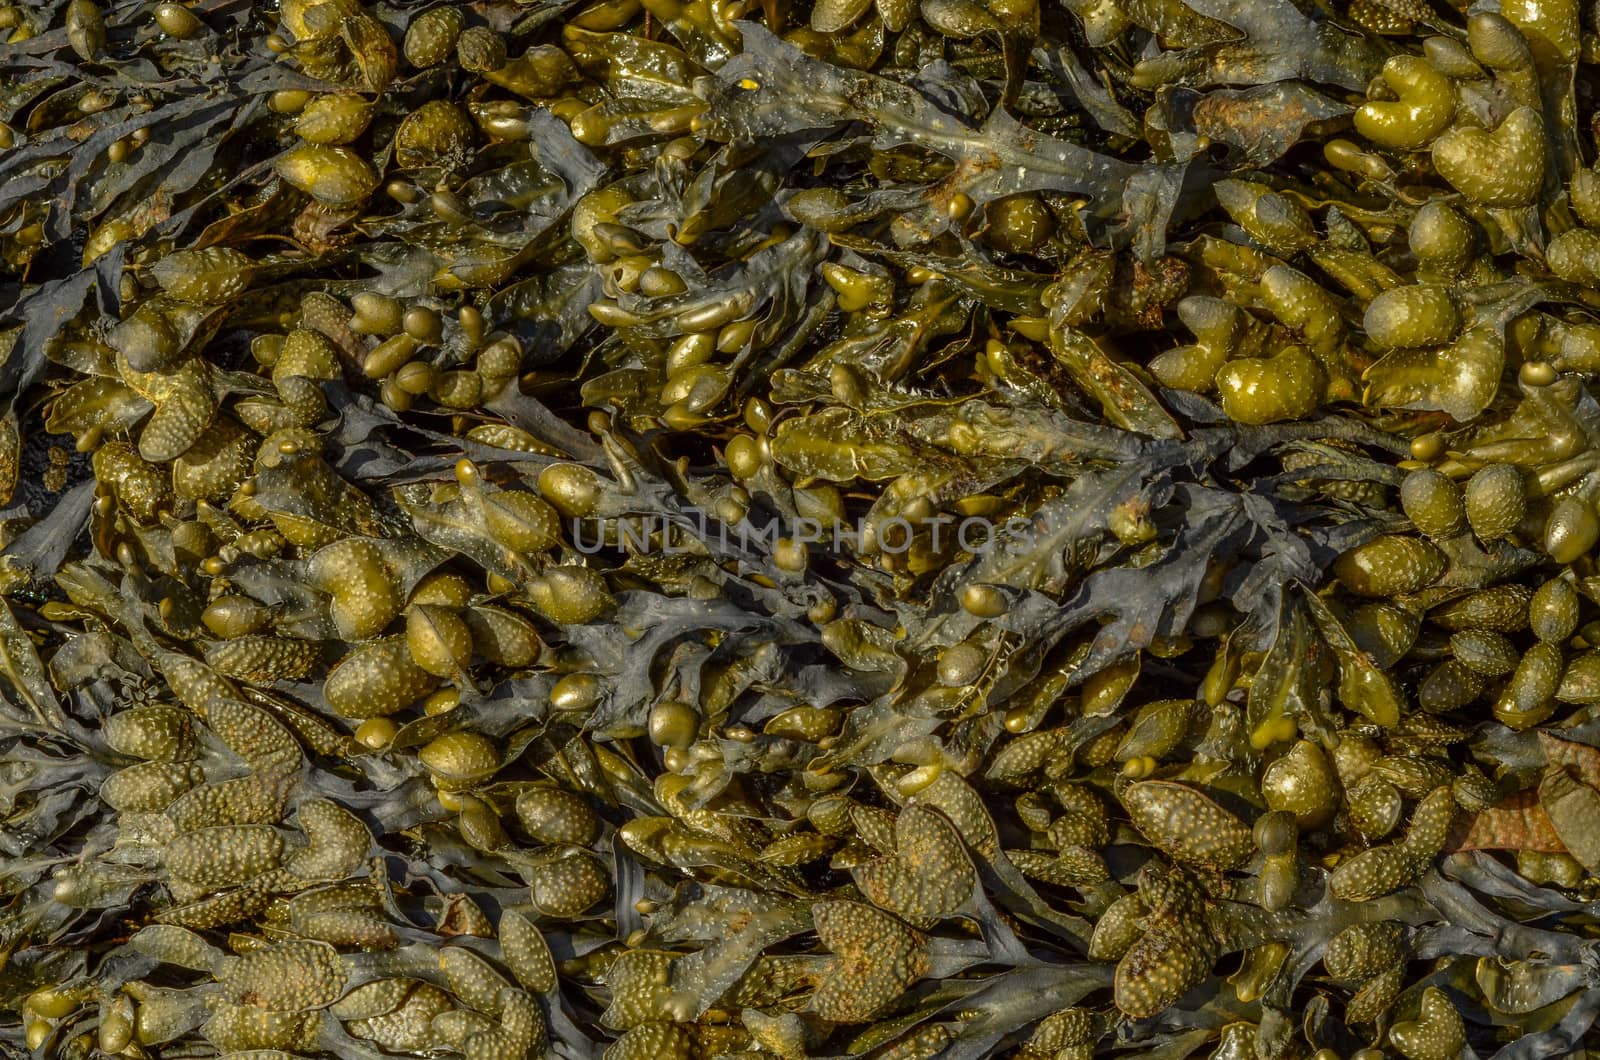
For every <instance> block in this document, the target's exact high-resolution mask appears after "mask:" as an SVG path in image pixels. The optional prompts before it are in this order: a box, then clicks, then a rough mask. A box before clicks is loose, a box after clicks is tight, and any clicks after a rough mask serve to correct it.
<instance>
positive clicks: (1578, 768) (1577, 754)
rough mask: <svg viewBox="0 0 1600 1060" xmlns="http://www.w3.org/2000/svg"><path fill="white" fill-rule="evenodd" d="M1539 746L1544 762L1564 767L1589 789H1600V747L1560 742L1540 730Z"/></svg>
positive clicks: (1567, 741)
mask: <svg viewBox="0 0 1600 1060" xmlns="http://www.w3.org/2000/svg"><path fill="white" fill-rule="evenodd" d="M1539 746H1540V747H1541V748H1542V749H1543V750H1544V760H1545V761H1546V762H1548V763H1550V764H1551V765H1553V766H1566V767H1567V768H1568V769H1570V770H1571V771H1572V775H1573V776H1574V777H1576V778H1577V779H1578V780H1580V781H1582V782H1583V783H1585V784H1587V785H1589V786H1590V787H1591V788H1600V747H1590V746H1589V745H1588V744H1586V743H1573V742H1572V741H1571V740H1562V739H1559V738H1557V737H1555V736H1551V735H1550V734H1549V733H1547V732H1544V731H1543V730H1541V731H1540V732H1539Z"/></svg>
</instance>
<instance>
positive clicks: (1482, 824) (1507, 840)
mask: <svg viewBox="0 0 1600 1060" xmlns="http://www.w3.org/2000/svg"><path fill="white" fill-rule="evenodd" d="M1558 742H1560V741H1558ZM1445 849H1446V850H1448V851H1456V850H1541V851H1545V852H1546V853H1551V854H1560V853H1565V852H1566V849H1567V848H1566V846H1565V845H1563V844H1562V842H1561V838H1560V837H1559V836H1557V835H1556V830H1555V826H1554V825H1552V824H1551V823H1550V817H1549V815H1548V814H1546V813H1545V812H1544V807H1543V806H1540V805H1539V793H1538V792H1537V791H1532V790H1530V791H1519V792H1517V793H1516V794H1515V795H1512V796H1510V797H1509V798H1507V799H1505V800H1504V801H1503V802H1501V803H1500V804H1499V805H1498V806H1491V807H1489V808H1488V809H1487V810H1483V811H1481V812H1479V813H1478V814H1476V815H1474V816H1473V817H1471V818H1464V819H1462V821H1461V822H1460V823H1458V824H1457V825H1456V827H1455V828H1454V829H1453V830H1452V831H1451V834H1450V839H1449V840H1448V841H1447V842H1446V843H1445Z"/></svg>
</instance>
